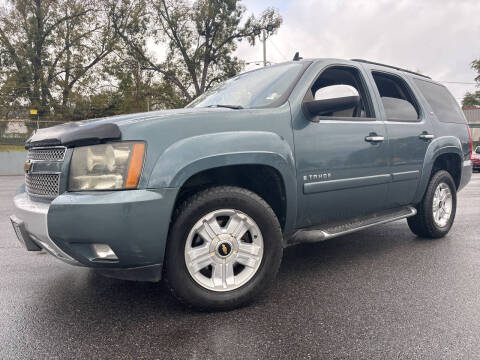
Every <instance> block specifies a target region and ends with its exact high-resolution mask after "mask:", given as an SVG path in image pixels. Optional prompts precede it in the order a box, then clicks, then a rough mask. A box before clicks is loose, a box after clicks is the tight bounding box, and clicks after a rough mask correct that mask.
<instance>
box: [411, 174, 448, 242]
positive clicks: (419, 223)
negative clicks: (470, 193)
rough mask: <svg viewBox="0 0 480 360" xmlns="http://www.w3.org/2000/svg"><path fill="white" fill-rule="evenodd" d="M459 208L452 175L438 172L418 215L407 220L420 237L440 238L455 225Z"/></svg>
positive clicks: (420, 205) (431, 180)
mask: <svg viewBox="0 0 480 360" xmlns="http://www.w3.org/2000/svg"><path fill="white" fill-rule="evenodd" d="M456 208H457V191H456V186H455V182H454V181H453V178H452V176H451V175H450V173H448V172H447V171H444V170H440V171H438V172H436V173H435V174H434V175H433V176H432V178H431V179H430V183H429V184H428V187H427V191H426V192H425V195H424V197H423V200H422V202H421V203H420V204H419V206H418V207H417V215H415V216H413V217H410V218H408V219H407V221H408V226H409V227H410V230H412V232H413V233H414V234H416V235H418V236H420V237H425V238H440V237H443V236H445V235H446V234H447V233H448V232H449V231H450V228H451V227H452V225H453V221H454V219H455V213H456Z"/></svg>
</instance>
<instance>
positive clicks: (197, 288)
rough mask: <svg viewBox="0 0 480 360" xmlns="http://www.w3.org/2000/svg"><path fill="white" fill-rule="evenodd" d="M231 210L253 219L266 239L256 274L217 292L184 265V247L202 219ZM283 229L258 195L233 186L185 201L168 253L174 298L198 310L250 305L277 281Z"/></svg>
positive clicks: (168, 279) (168, 277) (167, 271)
mask: <svg viewBox="0 0 480 360" xmlns="http://www.w3.org/2000/svg"><path fill="white" fill-rule="evenodd" d="M223 208H231V209H235V210H238V211H241V212H243V213H244V214H246V215H248V216H249V217H251V218H252V219H253V220H254V221H255V222H256V224H257V225H258V228H259V229H260V231H261V234H262V237H263V246H264V249H263V257H262V260H261V262H260V266H259V268H258V270H257V271H256V273H255V275H253V277H252V278H251V279H250V280H249V281H248V282H246V283H245V284H244V285H243V286H241V287H239V288H237V289H234V290H231V291H223V292H216V291H212V290H209V289H207V288H205V287H203V286H201V285H200V284H198V282H196V281H195V280H194V279H193V278H192V276H191V275H190V273H189V271H188V269H187V265H186V262H185V245H186V241H187V238H188V234H189V233H190V231H191V229H192V228H193V226H194V225H195V224H196V222H197V221H199V220H200V219H201V218H202V217H203V216H205V215H206V214H208V213H210V212H211V211H215V210H218V209H223ZM282 254H283V247H282V230H281V228H280V224H279V222H278V219H277V217H276V216H275V213H274V212H273V210H272V208H271V207H270V206H269V205H268V204H267V203H266V202H265V201H264V200H263V199H262V198H261V197H259V196H258V195H256V194H255V193H253V192H251V191H249V190H246V189H243V188H239V187H233V186H219V187H212V188H209V189H206V190H204V191H201V192H199V193H197V194H195V195H193V196H192V197H191V198H189V199H188V200H186V201H185V202H184V203H183V204H182V205H181V206H180V207H179V208H178V209H177V211H176V216H175V219H174V222H173V225H172V226H171V229H170V234H169V239H168V243H167V249H166V254H165V259H166V260H165V267H164V270H165V279H166V282H167V285H168V287H169V288H170V290H171V291H172V293H173V294H174V296H175V297H176V298H177V299H178V300H180V301H181V302H182V303H184V304H185V305H187V306H188V307H193V308H196V309H198V310H229V309H233V308H237V307H240V306H243V305H245V304H247V303H249V302H250V301H251V300H253V299H254V298H255V297H256V296H257V295H258V294H259V293H260V292H261V291H263V290H264V289H266V288H267V286H268V285H269V284H270V283H271V282H272V280H273V279H274V278H275V276H276V274H277V272H278V269H279V267H280V263H281V260H282Z"/></svg>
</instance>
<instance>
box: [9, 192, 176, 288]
mask: <svg viewBox="0 0 480 360" xmlns="http://www.w3.org/2000/svg"><path fill="white" fill-rule="evenodd" d="M176 193H177V191H176V189H162V190H128V191H111V192H82V193H64V194H62V195H60V196H58V197H57V198H55V199H54V200H53V201H52V202H50V203H46V202H39V201H34V200H32V199H31V198H30V197H29V196H28V195H27V194H26V193H25V192H21V193H19V194H17V195H16V196H15V198H14V205H15V213H14V215H13V217H12V221H13V222H15V223H17V224H20V226H18V227H17V229H16V232H17V234H18V229H23V232H22V233H23V234H24V235H25V237H26V238H27V241H28V240H32V242H33V243H34V244H35V245H38V246H39V247H41V248H43V249H45V250H46V251H48V252H49V253H51V254H52V255H54V256H55V257H57V258H58V259H60V260H63V261H65V262H67V263H70V264H73V265H81V266H88V267H92V268H95V269H97V270H99V271H100V272H102V273H104V274H105V275H108V276H112V277H116V278H123V279H130V280H146V281H158V280H160V278H161V270H162V263H163V257H164V254H165V246H166V241H167V236H168V228H169V224H170V216H171V211H172V208H173V205H174V202H175V197H176ZM93 244H106V245H108V246H109V247H110V248H111V249H112V250H113V251H114V252H115V254H116V256H117V257H118V259H117V260H114V261H112V260H107V259H105V260H101V259H98V258H97V257H96V256H95V254H94V252H93V246H92V245H93ZM27 248H28V247H27ZM30 250H35V248H34V247H33V248H30Z"/></svg>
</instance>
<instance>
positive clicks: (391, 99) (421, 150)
mask: <svg viewBox="0 0 480 360" xmlns="http://www.w3.org/2000/svg"><path fill="white" fill-rule="evenodd" d="M369 77H370V80H371V81H372V83H373V85H374V86H373V87H374V91H375V92H376V95H377V100H378V102H379V106H380V109H381V114H380V116H381V117H382V119H383V120H384V121H385V125H386V131H387V135H388V139H389V143H388V152H389V155H388V156H389V163H390V172H391V175H392V181H391V183H390V184H389V185H388V192H387V199H386V205H387V207H388V208H395V207H399V206H402V205H408V204H411V203H412V201H413V197H414V195H415V192H416V189H417V186H418V183H419V181H420V177H421V171H422V168H423V162H424V159H425V154H426V151H427V147H428V145H429V143H430V142H431V141H432V139H433V137H434V135H433V129H432V126H431V124H430V122H429V121H428V119H427V116H426V114H425V113H424V111H423V110H422V108H421V106H420V103H419V101H418V100H417V97H416V95H415V93H414V91H413V90H412V87H411V86H410V84H409V82H408V78H406V77H404V76H403V75H402V74H400V73H393V72H387V71H384V70H380V69H375V68H370V72H369Z"/></svg>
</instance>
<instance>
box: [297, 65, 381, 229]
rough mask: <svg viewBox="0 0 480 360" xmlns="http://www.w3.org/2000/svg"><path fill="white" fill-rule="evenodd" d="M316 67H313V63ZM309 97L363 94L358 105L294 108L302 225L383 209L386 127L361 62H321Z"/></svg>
mask: <svg viewBox="0 0 480 360" xmlns="http://www.w3.org/2000/svg"><path fill="white" fill-rule="evenodd" d="M314 68H315V67H314ZM316 68H318V70H316V71H315V73H313V74H312V72H313V71H314V70H313V69H309V70H311V71H310V75H311V76H312V79H311V80H310V83H309V87H308V89H305V90H306V94H305V96H304V98H303V104H305V102H307V101H311V100H313V99H315V100H323V99H337V98H338V99H340V98H342V97H348V96H360V98H361V102H360V105H359V106H356V107H355V108H348V109H343V110H341V111H335V112H332V113H329V114H327V115H322V116H314V117H313V118H312V117H311V116H309V115H308V114H306V112H305V110H304V109H303V110H302V104H298V105H296V104H294V105H293V107H292V113H293V114H292V115H293V119H292V121H293V129H294V137H295V157H296V166H297V177H298V187H299V188H298V196H299V204H300V207H299V213H298V219H297V223H298V225H299V227H308V226H312V225H319V224H322V223H326V222H329V221H333V220H340V219H346V218H351V217H355V216H360V215H367V214H370V213H373V212H376V211H378V210H382V209H384V208H385V200H386V199H385V196H386V190H387V183H388V181H389V179H390V175H389V173H388V159H387V150H388V141H387V137H386V129H385V126H384V124H383V121H382V119H381V118H380V117H377V115H376V111H375V107H374V106H373V102H372V99H371V96H370V93H369V90H368V86H367V84H366V81H365V77H364V74H363V72H362V69H361V68H360V67H357V66H355V65H351V64H338V65H337V64H332V65H329V66H323V67H322V66H317V67H316Z"/></svg>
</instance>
